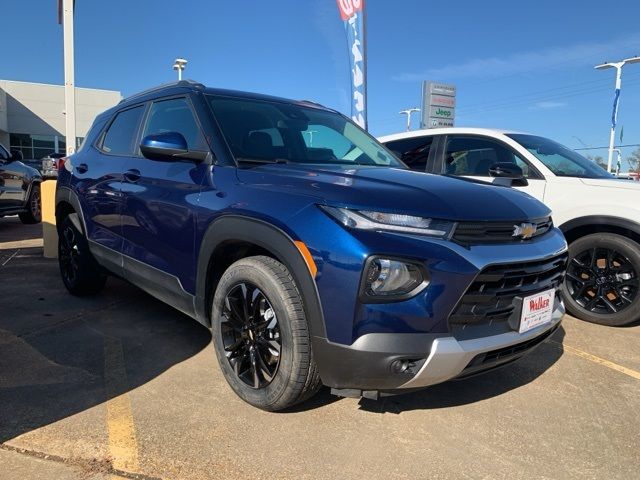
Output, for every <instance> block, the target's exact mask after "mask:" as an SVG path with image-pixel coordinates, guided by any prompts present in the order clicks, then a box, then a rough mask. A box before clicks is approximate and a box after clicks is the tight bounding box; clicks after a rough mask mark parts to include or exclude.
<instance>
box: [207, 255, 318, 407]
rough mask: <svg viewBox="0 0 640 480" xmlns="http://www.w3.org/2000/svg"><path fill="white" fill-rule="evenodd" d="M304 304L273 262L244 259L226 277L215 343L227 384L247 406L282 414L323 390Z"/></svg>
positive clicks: (217, 298) (219, 292) (216, 302)
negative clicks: (283, 411) (283, 410)
mask: <svg viewBox="0 0 640 480" xmlns="http://www.w3.org/2000/svg"><path fill="white" fill-rule="evenodd" d="M302 305H303V303H302V298H301V295H300V293H299V291H298V289H297V288H296V285H295V283H294V281H293V278H292V277H291V274H290V273H289V271H288V270H287V269H286V267H285V266H284V265H282V264H281V263H280V262H278V261H276V260H274V259H272V258H269V257H265V256H255V257H248V258H244V259H241V260H238V261H237V262H235V263H234V264H233V265H231V266H230V267H229V268H228V269H227V271H226V272H225V273H224V274H223V275H222V278H221V279H220V282H219V283H218V286H217V288H216V291H215V294H214V297H213V303H212V315H211V319H212V322H211V323H212V334H213V343H214V346H215V351H216V356H217V358H218V363H219V364H220V368H221V369H222V373H223V374H224V377H225V379H226V380H227V382H228V383H229V385H230V386H231V388H232V389H233V390H234V391H235V393H236V394H237V395H238V396H239V397H240V398H242V399H243V400H244V401H246V402H247V403H250V404H251V405H254V406H256V407H258V408H261V409H263V410H269V411H277V410H282V409H285V408H288V407H290V406H292V405H295V404H296V403H298V402H301V401H303V400H306V399H307V398H309V397H311V396H312V395H313V394H315V393H316V392H317V391H318V389H319V388H320V377H319V375H318V371H317V368H316V365H315V362H314V359H313V354H312V351H311V338H310V334H309V329H308V326H307V321H306V318H305V313H304V309H303V306H302Z"/></svg>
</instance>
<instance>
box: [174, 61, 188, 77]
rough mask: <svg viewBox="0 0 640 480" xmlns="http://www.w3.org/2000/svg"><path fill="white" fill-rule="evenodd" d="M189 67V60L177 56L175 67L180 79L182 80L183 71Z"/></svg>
mask: <svg viewBox="0 0 640 480" xmlns="http://www.w3.org/2000/svg"><path fill="white" fill-rule="evenodd" d="M186 67H187V61H186V60H185V59H184V58H176V61H175V62H174V64H173V69H174V70H177V71H178V81H180V80H182V71H183V70H184V69H185V68H186Z"/></svg>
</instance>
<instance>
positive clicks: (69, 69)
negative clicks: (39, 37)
mask: <svg viewBox="0 0 640 480" xmlns="http://www.w3.org/2000/svg"><path fill="white" fill-rule="evenodd" d="M74 3H75V2H74V1H73V0H58V23H59V24H61V25H62V32H63V33H62V35H63V38H64V114H65V118H64V133H65V140H66V150H67V152H66V153H67V155H71V154H72V153H74V152H75V151H76V91H75V78H74V77H75V75H74V65H73V8H74Z"/></svg>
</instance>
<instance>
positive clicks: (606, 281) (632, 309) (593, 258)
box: [561, 233, 640, 326]
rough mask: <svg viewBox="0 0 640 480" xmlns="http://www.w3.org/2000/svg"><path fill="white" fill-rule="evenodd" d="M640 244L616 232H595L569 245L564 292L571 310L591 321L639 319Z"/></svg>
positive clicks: (625, 322)
mask: <svg viewBox="0 0 640 480" xmlns="http://www.w3.org/2000/svg"><path fill="white" fill-rule="evenodd" d="M639 275H640V245H638V244H637V243H636V242H634V241H633V240H631V239H629V238H626V237H623V236H621V235H616V234H613V233H595V234H592V235H587V236H585V237H582V238H579V239H578V240H576V241H574V242H572V243H571V245H569V264H568V266H567V276H566V277H565V281H564V284H563V286H562V290H561V291H562V296H563V299H564V302H565V305H566V307H567V310H568V311H569V313H571V314H572V315H573V316H575V317H577V318H579V319H581V320H586V321H588V322H592V323H598V324H600V325H609V326H622V325H628V324H630V323H633V322H635V321H638V320H640V284H639V282H640V278H639Z"/></svg>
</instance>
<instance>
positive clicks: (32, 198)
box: [18, 183, 42, 225]
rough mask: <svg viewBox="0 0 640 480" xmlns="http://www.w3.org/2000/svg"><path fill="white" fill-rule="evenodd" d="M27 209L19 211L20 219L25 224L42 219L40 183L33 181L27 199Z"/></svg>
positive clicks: (38, 221)
mask: <svg viewBox="0 0 640 480" xmlns="http://www.w3.org/2000/svg"><path fill="white" fill-rule="evenodd" d="M26 207H27V209H26V210H25V211H24V212H22V213H20V214H19V215H18V216H19V217H20V221H21V222H22V223H24V224H25V225H30V224H34V223H40V222H41V221H42V203H41V195H40V185H39V184H38V183H34V184H33V185H32V186H31V192H30V193H29V198H28V199H27V205H26Z"/></svg>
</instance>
